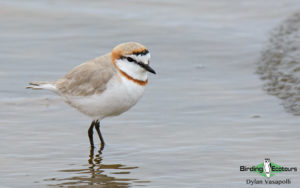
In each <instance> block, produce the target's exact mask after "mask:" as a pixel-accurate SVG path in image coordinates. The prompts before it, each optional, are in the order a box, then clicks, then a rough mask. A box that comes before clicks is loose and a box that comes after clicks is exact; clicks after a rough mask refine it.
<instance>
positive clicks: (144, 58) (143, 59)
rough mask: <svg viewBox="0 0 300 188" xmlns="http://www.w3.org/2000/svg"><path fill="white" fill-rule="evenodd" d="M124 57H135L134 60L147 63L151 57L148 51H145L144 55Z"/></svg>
mask: <svg viewBox="0 0 300 188" xmlns="http://www.w3.org/2000/svg"><path fill="white" fill-rule="evenodd" d="M126 57H131V58H133V59H135V60H136V61H139V62H143V63H144V64H149V60H150V58H151V55H150V53H147V54H146V55H141V54H140V55H134V54H132V55H126Z"/></svg>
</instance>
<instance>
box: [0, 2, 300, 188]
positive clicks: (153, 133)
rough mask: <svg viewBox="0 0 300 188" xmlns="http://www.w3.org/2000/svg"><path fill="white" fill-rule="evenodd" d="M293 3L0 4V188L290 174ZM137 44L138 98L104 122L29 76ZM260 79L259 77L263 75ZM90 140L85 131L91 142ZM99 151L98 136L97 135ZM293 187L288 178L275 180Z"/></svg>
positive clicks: (295, 100) (52, 76)
mask: <svg viewBox="0 0 300 188" xmlns="http://www.w3.org/2000/svg"><path fill="white" fill-rule="evenodd" d="M299 10H300V2H299V1H298V0H278V1H274V0H265V1H260V0H252V1H245V0H217V1H209V0H200V1H198V0H187V1H179V0H172V1H171V0H166V1H158V0H148V1H137V0H127V1H121V0H112V1H96V0H90V1H82V0H61V1H59V0H45V1H34V0H27V1H23V0H0V28H1V29H0V41H1V42H0V86H1V89H0V151H1V152H0V187H44V186H54V187H58V186H77V187H81V186H82V187H93V186H103V187H107V186H110V187H136V186H147V187H174V186H178V187H208V186H211V187H223V186H224V185H226V187H243V186H247V185H246V179H249V178H250V179H254V178H257V179H259V178H260V177H259V176H258V175H257V174H254V173H252V172H240V171H239V167H240V166H241V165H249V166H251V165H257V164H259V163H262V162H263V160H264V158H266V157H269V158H271V161H272V162H274V163H276V164H279V165H282V166H296V167H299V168H300V161H299V155H300V148H299V147H298V144H299V141H300V127H299V116H298V115H299V114H300V104H299V101H300V92H299V90H300V85H299V83H300V81H299V79H300V75H299V71H300V66H299V58H298V57H299V56H300V50H299V47H300V40H299V36H300V33H299V28H300V15H299V13H297V12H299ZM127 41H137V42H140V43H142V44H144V45H145V46H147V47H148V48H149V50H150V52H151V56H152V59H151V66H152V67H153V68H154V69H155V70H156V71H157V72H158V74H157V75H151V76H150V79H149V84H148V86H147V90H146V93H145V95H144V97H143V98H142V100H141V101H140V102H139V103H138V104H137V105H136V106H135V107H134V108H133V109H131V110H130V111H128V112H126V113H124V114H123V115H121V116H119V117H115V118H111V119H105V120H104V121H103V122H102V128H101V129H102V133H103V135H104V138H105V140H106V143H107V145H106V147H105V149H104V150H103V151H102V152H98V151H97V150H98V149H99V148H96V150H95V151H94V153H93V152H91V151H90V149H89V141H88V136H87V129H88V127H89V124H90V119H89V118H87V117H85V116H84V115H81V114H80V113H79V112H77V111H76V110H74V109H73V108H70V107H69V106H67V105H66V104H64V103H63V102H62V101H61V100H60V99H59V97H58V96H56V95H55V94H52V93H50V92H47V91H31V90H26V89H25V87H26V85H27V83H28V82H29V81H36V80H38V81H44V80H46V81H48V80H49V81H51V80H56V79H58V78H60V77H61V76H63V75H64V74H65V73H66V72H67V71H69V70H70V69H71V68H73V67H74V66H76V65H78V64H80V63H82V62H84V61H86V60H89V59H92V58H94V57H97V56H100V55H102V54H104V53H107V52H110V51H111V50H112V48H113V47H115V46H116V45H117V44H119V43H122V42H127ZM261 78H262V79H261ZM95 138H96V137H95ZM96 142H97V143H99V141H98V140H97V141H96ZM276 178H279V179H285V178H290V179H291V181H292V185H291V186H290V187H292V186H295V187H297V186H299V184H300V178H299V174H298V173H288V172H287V173H280V174H277V175H276Z"/></svg>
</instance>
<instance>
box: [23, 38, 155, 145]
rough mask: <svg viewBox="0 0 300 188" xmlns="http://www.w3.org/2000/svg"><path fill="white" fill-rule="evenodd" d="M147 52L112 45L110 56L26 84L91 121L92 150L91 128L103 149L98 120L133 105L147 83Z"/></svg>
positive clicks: (137, 47) (133, 46) (133, 45)
mask: <svg viewBox="0 0 300 188" xmlns="http://www.w3.org/2000/svg"><path fill="white" fill-rule="evenodd" d="M149 60H150V53H149V51H148V50H147V48H146V47H145V46H143V45H141V44H139V43H136V42H128V43H123V44H120V45H118V46H116V47H115V48H114V49H113V50H112V52H111V53H108V54H105V55H103V56H100V57H97V58H95V59H93V60H90V61H87V62H85V63H83V64H81V65H79V66H77V67H75V68H74V69H72V70H71V71H70V72H69V73H67V74H66V75H65V76H64V77H63V78H60V79H58V80H56V81H53V82H30V83H29V84H30V86H28V87H27V88H31V89H46V90H50V91H52V92H54V93H56V94H58V95H60V96H61V97H62V98H63V100H64V101H65V102H66V103H68V104H69V105H71V106H72V107H74V108H76V109H78V110H79V111H80V112H82V113H83V114H86V115H88V116H89V117H91V118H92V119H93V121H92V123H91V125H90V128H89V129H88V135H89V140H90V144H91V147H92V148H93V147H94V141H93V128H94V127H95V129H96V131H97V133H98V136H99V138H100V140H101V148H103V147H104V139H103V136H102V134H101V131H100V121H101V120H102V119H104V118H105V117H109V116H117V115H120V114H121V113H123V112H125V111H127V110H128V109H130V108H131V107H132V106H134V105H135V104H136V103H137V102H138V100H139V99H140V98H141V97H142V95H143V93H144V89H145V86H146V85H147V83H148V76H147V71H148V72H151V73H153V74H156V73H155V71H154V70H153V69H152V68H151V67H150V66H149Z"/></svg>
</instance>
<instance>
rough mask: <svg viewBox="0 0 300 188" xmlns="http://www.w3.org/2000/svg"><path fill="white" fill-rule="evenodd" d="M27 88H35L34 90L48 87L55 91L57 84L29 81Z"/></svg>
mask: <svg viewBox="0 0 300 188" xmlns="http://www.w3.org/2000/svg"><path fill="white" fill-rule="evenodd" d="M26 89H34V90H38V89H47V90H51V91H55V90H56V86H55V84H54V83H53V82H43V81H41V82H29V86H27V87H26Z"/></svg>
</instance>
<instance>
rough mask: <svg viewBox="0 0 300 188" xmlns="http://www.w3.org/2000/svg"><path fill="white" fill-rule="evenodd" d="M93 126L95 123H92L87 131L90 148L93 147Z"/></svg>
mask: <svg viewBox="0 0 300 188" xmlns="http://www.w3.org/2000/svg"><path fill="white" fill-rule="evenodd" d="M94 126H95V121H92V123H91V126H90V128H89V130H88V134H89V139H90V144H91V147H92V148H93V147H94V140H93V128H94Z"/></svg>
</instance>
